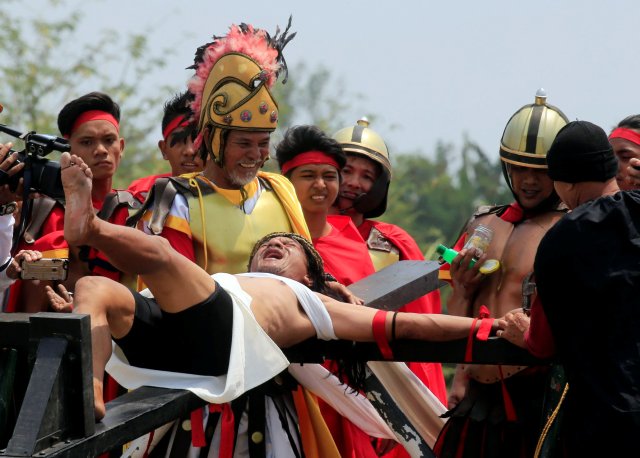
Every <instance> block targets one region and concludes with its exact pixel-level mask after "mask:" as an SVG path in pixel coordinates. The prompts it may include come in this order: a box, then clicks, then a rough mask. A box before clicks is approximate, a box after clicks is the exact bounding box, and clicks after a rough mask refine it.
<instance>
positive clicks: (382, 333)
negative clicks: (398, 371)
mask: <svg viewBox="0 0 640 458" xmlns="http://www.w3.org/2000/svg"><path fill="white" fill-rule="evenodd" d="M386 324H387V311H386V310H378V311H377V312H376V314H375V315H374V316H373V321H372V322H371V329H372V330H373V338H374V339H375V340H376V344H377V345H378V348H379V349H380V353H382V357H383V358H384V359H393V352H392V351H391V347H390V346H389V340H388V339H387V330H386Z"/></svg>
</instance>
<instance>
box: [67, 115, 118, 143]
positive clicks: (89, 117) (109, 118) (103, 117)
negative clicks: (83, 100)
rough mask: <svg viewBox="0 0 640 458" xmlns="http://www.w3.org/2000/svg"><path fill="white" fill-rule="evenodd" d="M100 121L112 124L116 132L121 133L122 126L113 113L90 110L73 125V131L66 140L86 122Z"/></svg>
mask: <svg viewBox="0 0 640 458" xmlns="http://www.w3.org/2000/svg"><path fill="white" fill-rule="evenodd" d="M98 120H102V121H108V122H110V123H111V124H113V125H114V126H115V128H116V130H117V131H118V132H120V124H119V123H118V121H117V120H116V118H115V117H114V116H113V115H112V114H111V113H107V112H106V111H102V110H89V111H85V112H84V113H82V114H81V115H80V116H78V117H77V118H76V121H75V122H74V123H73V126H72V127H71V131H70V132H69V135H64V138H69V136H70V135H71V134H72V133H74V132H75V130H76V129H77V128H78V127H80V126H81V125H82V124H84V123H85V122H89V121H98Z"/></svg>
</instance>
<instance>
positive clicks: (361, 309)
mask: <svg viewBox="0 0 640 458" xmlns="http://www.w3.org/2000/svg"><path fill="white" fill-rule="evenodd" d="M318 296H319V297H320V299H321V300H322V302H323V304H324V305H325V307H326V308H327V311H328V312H329V315H330V316H331V320H332V321H333V328H334V332H335V334H336V336H337V337H338V338H339V339H345V340H355V341H361V342H372V341H373V340H374V337H373V331H372V327H371V323H372V321H373V317H374V315H375V314H376V313H377V312H378V310H377V309H374V308H371V307H367V306H364V305H355V304H347V303H345V302H339V301H337V300H335V299H332V298H330V297H328V296H324V295H322V294H318ZM473 324H474V319H472V318H467V317H459V316H450V315H441V314H430V313H403V312H399V313H398V315H397V316H396V320H395V337H396V338H397V339H417V340H429V341H447V340H455V339H462V338H465V337H467V336H468V335H469V330H470V328H471V326H472V325H473ZM391 326H392V314H388V316H387V318H386V325H385V328H386V334H387V338H388V339H390V338H391V336H392V329H391ZM479 326H480V320H478V321H476V324H475V327H476V329H477V328H479ZM492 327H493V328H495V329H497V324H496V323H494V324H493V325H492Z"/></svg>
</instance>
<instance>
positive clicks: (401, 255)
mask: <svg viewBox="0 0 640 458" xmlns="http://www.w3.org/2000/svg"><path fill="white" fill-rule="evenodd" d="M358 231H359V232H360V235H361V236H362V238H363V239H364V240H365V241H366V243H367V247H368V248H369V255H370V256H371V259H372V261H373V264H374V266H375V268H376V270H380V269H382V268H384V267H386V266H388V265H390V264H393V263H394V262H397V261H404V260H414V261H422V260H424V255H423V254H422V251H420V248H419V247H418V244H417V243H416V241H415V240H414V239H413V237H411V236H410V235H409V234H408V233H407V231H405V230H404V229H402V228H401V227H399V226H396V225H395V224H390V223H385V222H382V221H374V220H370V219H365V220H364V222H363V223H362V224H361V225H360V226H358ZM399 310H400V311H401V312H411V313H441V312H442V308H441V305H440V291H438V290H436V291H432V292H431V293H429V294H427V295H425V296H422V297H421V298H419V299H416V300H415V301H413V302H410V303H408V304H406V305H404V306H403V307H401V308H400V309H399ZM407 365H408V366H409V369H411V371H412V372H413V373H415V374H416V375H417V376H418V377H419V378H420V380H422V383H424V384H425V385H426V386H427V387H428V388H429V389H430V390H431V391H432V392H433V394H435V395H436V396H437V397H438V399H440V401H441V402H442V403H443V404H445V405H446V402H447V386H446V384H445V381H444V376H443V374H442V365H441V364H439V363H413V362H409V363H407Z"/></svg>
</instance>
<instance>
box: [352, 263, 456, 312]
mask: <svg viewBox="0 0 640 458" xmlns="http://www.w3.org/2000/svg"><path fill="white" fill-rule="evenodd" d="M439 267H440V264H438V262H436V261H398V262H396V263H394V264H391V265H390V266H387V267H385V268H384V269H381V270H379V271H378V272H376V273H374V274H372V275H369V276H368V277H366V278H363V279H362V280H360V281H357V282H356V283H353V284H352V285H350V286H349V290H350V291H351V292H353V293H354V294H355V295H356V296H358V297H360V298H361V299H363V300H364V301H365V303H366V304H367V305H368V306H369V307H374V308H377V309H382V310H397V309H399V308H400V307H402V306H403V305H405V304H408V303H409V302H411V301H413V300H415V299H418V298H419V297H422V296H424V295H425V294H427V293H428V292H431V291H435V290H436V289H438V288H440V287H441V286H443V285H444V282H443V281H442V280H439V279H438V269H439Z"/></svg>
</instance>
